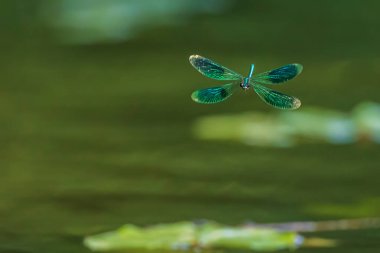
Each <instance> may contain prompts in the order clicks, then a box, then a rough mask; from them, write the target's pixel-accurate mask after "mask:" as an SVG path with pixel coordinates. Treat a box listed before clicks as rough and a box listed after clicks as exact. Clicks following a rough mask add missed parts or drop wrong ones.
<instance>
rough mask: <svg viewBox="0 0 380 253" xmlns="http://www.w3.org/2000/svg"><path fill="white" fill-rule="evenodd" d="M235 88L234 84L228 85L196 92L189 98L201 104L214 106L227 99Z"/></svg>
mask: <svg viewBox="0 0 380 253" xmlns="http://www.w3.org/2000/svg"><path fill="white" fill-rule="evenodd" d="M236 88H237V84H236V83H229V84H225V85H222V86H218V87H212V88H206V89H200V90H196V91H194V92H193V93H192V94H191V98H192V99H193V100H194V101H195V102H197V103H201V104H215V103H219V102H222V101H224V100H226V99H227V98H229V97H230V96H231V95H232V93H233V92H234V90H235V89H236Z"/></svg>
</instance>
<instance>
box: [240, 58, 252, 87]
mask: <svg viewBox="0 0 380 253" xmlns="http://www.w3.org/2000/svg"><path fill="white" fill-rule="evenodd" d="M254 69H255V65H254V64H251V69H250V70H249V74H248V76H247V77H245V78H243V80H242V82H241V83H240V87H242V88H243V89H244V90H246V89H249V87H250V84H249V82H250V80H251V77H252V75H253V70H254Z"/></svg>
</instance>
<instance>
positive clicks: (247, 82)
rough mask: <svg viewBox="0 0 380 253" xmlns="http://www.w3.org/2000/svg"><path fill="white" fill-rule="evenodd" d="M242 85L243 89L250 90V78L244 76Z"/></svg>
mask: <svg viewBox="0 0 380 253" xmlns="http://www.w3.org/2000/svg"><path fill="white" fill-rule="evenodd" d="M240 87H241V88H242V89H243V90H248V89H249V87H250V85H249V78H244V79H243V80H241V83H240Z"/></svg>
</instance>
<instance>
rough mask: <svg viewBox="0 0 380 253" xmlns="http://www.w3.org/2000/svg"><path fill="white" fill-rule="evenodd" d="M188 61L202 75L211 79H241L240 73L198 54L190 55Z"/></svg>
mask: <svg viewBox="0 0 380 253" xmlns="http://www.w3.org/2000/svg"><path fill="white" fill-rule="evenodd" d="M189 61H190V63H191V65H193V67H194V68H196V69H197V70H198V71H199V72H201V74H202V75H205V76H207V77H209V78H212V79H216V80H241V79H242V78H243V77H242V76H241V75H240V74H238V73H236V72H234V71H232V70H230V69H228V68H226V67H223V66H222V65H219V64H218V63H216V62H213V61H212V60H210V59H207V58H205V57H202V56H200V55H192V56H190V58H189Z"/></svg>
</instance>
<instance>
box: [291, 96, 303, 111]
mask: <svg viewBox="0 0 380 253" xmlns="http://www.w3.org/2000/svg"><path fill="white" fill-rule="evenodd" d="M300 106H301V100H299V99H298V98H294V101H293V107H292V109H293V110H295V109H298V108H300Z"/></svg>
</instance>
